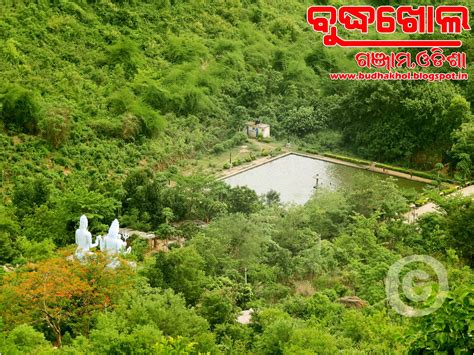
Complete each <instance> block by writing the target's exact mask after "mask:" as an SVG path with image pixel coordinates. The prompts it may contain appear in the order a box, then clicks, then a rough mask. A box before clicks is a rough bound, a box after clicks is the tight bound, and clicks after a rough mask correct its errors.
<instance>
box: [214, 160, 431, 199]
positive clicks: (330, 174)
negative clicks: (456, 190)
mask: <svg viewBox="0 0 474 355" xmlns="http://www.w3.org/2000/svg"><path fill="white" fill-rule="evenodd" d="M355 174H362V175H364V174H365V175H370V176H376V177H377V178H380V179H386V178H388V177H389V176H388V175H383V174H379V173H374V172H371V171H368V170H364V169H358V168H354V167H350V166H346V165H340V164H335V163H331V162H327V161H323V160H318V159H315V158H310V157H306V156H302V155H298V154H289V155H285V156H283V157H281V158H278V159H275V160H272V161H270V162H268V163H265V164H262V165H258V166H256V167H254V168H251V169H248V170H245V171H243V172H241V173H237V174H235V175H232V176H229V177H227V178H225V179H224V180H223V181H225V182H226V183H228V184H229V185H231V186H247V187H249V188H251V189H252V190H254V191H255V192H256V193H257V194H258V195H263V194H266V193H267V192H269V191H270V190H274V191H276V192H278V193H279V194H280V201H281V202H283V203H296V204H304V203H306V201H308V200H309V199H310V198H311V196H312V194H313V192H314V186H315V185H316V179H317V180H318V188H326V189H332V190H336V189H340V188H350V187H351V182H352V181H353V178H354V175H355ZM395 180H396V183H397V185H399V186H400V188H414V189H416V190H422V189H423V187H425V186H426V184H424V183H421V182H418V181H413V180H408V179H403V178H395Z"/></svg>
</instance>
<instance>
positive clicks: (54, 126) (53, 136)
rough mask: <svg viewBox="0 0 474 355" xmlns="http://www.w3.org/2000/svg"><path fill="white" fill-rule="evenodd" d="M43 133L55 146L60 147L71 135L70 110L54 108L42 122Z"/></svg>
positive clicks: (40, 125)
mask: <svg viewBox="0 0 474 355" xmlns="http://www.w3.org/2000/svg"><path fill="white" fill-rule="evenodd" d="M39 128H40V131H41V135H42V136H43V138H44V139H46V140H47V141H48V142H49V143H50V144H51V145H52V146H53V147H54V148H58V147H60V146H61V145H62V144H63V143H64V142H66V140H67V139H68V137H69V132H70V130H71V119H70V112H69V110H68V109H67V108H59V107H58V108H53V109H51V110H50V111H48V112H47V114H46V117H44V118H43V119H42V120H41V121H40V123H39Z"/></svg>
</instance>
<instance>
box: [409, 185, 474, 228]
mask: <svg viewBox="0 0 474 355" xmlns="http://www.w3.org/2000/svg"><path fill="white" fill-rule="evenodd" d="M455 194H461V196H464V197H468V196H472V195H474V185H470V186H467V187H465V188H463V189H461V190H458V191H456V192H453V193H452V194H449V195H448V196H452V195H455ZM432 212H438V206H437V205H436V204H435V203H433V202H428V203H426V204H424V205H423V206H420V207H418V208H415V209H413V210H412V211H410V212H407V213H405V218H406V219H407V221H408V223H413V222H415V221H416V219H417V218H419V217H420V216H422V215H424V214H426V213H432Z"/></svg>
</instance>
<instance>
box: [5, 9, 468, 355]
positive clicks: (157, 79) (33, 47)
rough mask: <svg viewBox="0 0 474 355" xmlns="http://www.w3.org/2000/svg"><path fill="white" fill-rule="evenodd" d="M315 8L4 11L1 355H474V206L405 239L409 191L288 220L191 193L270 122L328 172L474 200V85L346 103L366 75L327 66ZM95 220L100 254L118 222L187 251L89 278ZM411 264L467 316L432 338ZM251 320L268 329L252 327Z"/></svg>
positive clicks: (453, 314) (451, 312)
mask: <svg viewBox="0 0 474 355" xmlns="http://www.w3.org/2000/svg"><path fill="white" fill-rule="evenodd" d="M331 3H336V2H331ZM370 3H372V4H374V5H379V3H381V2H379V1H375V0H374V1H370ZM383 3H385V2H383ZM307 5H308V4H307V3H306V2H305V1H297V0H291V1H266V0H261V1H250V0H248V1H247V0H240V1H239V0H235V1H223V0H222V1H218V0H215V1H174V0H149V1H138V0H129V1H127V0H124V1H114V0H100V1H86V0H58V1H30V2H14V3H11V4H5V5H2V8H1V12H0V75H1V77H2V79H3V80H2V81H1V82H0V121H1V125H2V127H1V130H0V140H1V146H2V150H1V153H0V154H1V155H0V156H1V159H0V168H1V170H2V176H1V181H2V184H1V188H0V190H1V192H2V203H1V204H0V264H2V265H5V267H4V268H3V269H2V271H1V275H0V276H1V279H2V281H1V284H0V330H1V335H0V352H1V353H5V354H23V353H32V354H33V353H34V354H38V353H65V354H76V353H98V354H106V353H113V354H119V353H136V354H143V353H157V354H163V353H165V354H168V353H169V354H175V353H197V352H203V353H206V352H210V353H237V354H240V353H264V354H265V353H268V354H294V353H298V354H313V353H331V354H332V353H336V352H343V353H367V352H374V353H384V352H385V353H387V352H395V353H401V352H408V351H412V352H421V351H426V352H428V353H429V352H437V351H438V352H446V353H463V352H469V351H471V352H472V351H473V349H474V343H473V337H472V317H473V314H474V309H473V307H472V299H473V296H474V290H473V288H472V285H473V284H474V283H473V281H474V275H473V273H472V269H471V267H472V260H474V251H473V244H472V230H474V226H473V225H472V224H473V221H474V204H473V201H472V200H471V199H469V198H464V199H463V198H442V197H439V196H436V194H433V197H432V198H433V199H436V200H437V203H438V205H439V206H440V207H441V209H442V210H443V211H444V212H445V213H442V214H430V215H427V216H425V217H424V218H421V219H420V220H419V221H418V222H417V223H414V224H406V223H405V221H404V218H403V214H404V213H406V212H407V211H408V210H409V204H410V203H411V202H413V200H414V196H411V195H409V194H407V193H406V192H402V191H399V190H398V189H397V187H396V185H395V184H394V183H393V182H392V181H391V180H384V181H376V180H372V179H365V178H361V177H357V176H355V177H354V179H355V180H356V182H355V188H354V189H352V190H350V191H337V192H330V191H323V190H319V191H317V194H316V196H315V197H314V198H313V199H312V200H310V201H309V202H308V203H307V204H306V205H305V206H292V207H289V206H282V205H281V204H280V203H279V199H278V195H277V194H275V193H269V194H268V195H267V196H263V197H258V196H257V195H256V194H255V192H253V191H252V190H249V189H247V188H231V187H229V186H227V185H226V184H224V183H222V182H219V181H216V180H215V178H214V177H210V176H206V175H204V174H193V175H191V176H187V174H186V172H187V171H188V164H190V161H191V160H192V159H201V160H205V159H207V158H208V157H209V156H215V155H217V154H224V153H225V152H227V151H229V150H230V149H233V148H235V147H239V146H241V145H242V144H246V137H245V136H244V135H243V134H242V133H241V131H242V128H243V124H244V122H246V121H248V120H255V119H258V120H262V121H264V122H267V123H270V124H271V127H272V135H273V136H275V138H276V139H277V140H279V141H282V142H286V141H287V140H289V141H291V142H295V143H296V144H297V145H298V146H300V147H301V148H303V149H307V150H309V151H316V152H320V153H325V152H332V153H333V154H334V153H335V154H338V153H342V154H347V155H350V156H353V157H354V158H353V159H354V161H357V159H363V160H370V161H378V162H381V163H386V164H398V165H401V166H403V167H404V168H405V169H416V170H424V171H426V172H427V173H429V174H430V175H427V176H434V175H437V176H438V177H439V175H440V174H442V177H443V179H457V180H458V181H459V182H462V183H465V182H468V181H470V180H472V178H473V174H474V118H473V115H472V111H471V105H472V102H473V100H474V91H473V86H472V81H468V82H459V83H455V82H447V81H446V82H440V83H425V82H368V83H366V82H364V83H356V82H331V81H330V79H329V77H328V75H327V74H328V73H329V72H350V71H356V70H357V68H356V67H355V63H354V60H353V56H354V54H355V52H354V51H353V50H343V49H340V48H331V49H327V48H325V47H323V45H322V44H321V38H320V35H318V34H315V33H314V32H312V30H311V28H310V27H309V26H308V25H307V24H306V21H305V18H304V15H305V9H306V6H307ZM471 26H474V23H473V20H472V17H471ZM348 36H350V35H349V34H348ZM354 36H356V35H354ZM462 39H463V41H464V46H463V48H462V50H463V51H466V52H467V58H468V66H469V67H468V69H467V72H468V73H470V74H472V68H473V67H472V63H471V58H472V54H473V50H472V48H473V46H474V43H473V40H472V38H471V35H470V34H464V35H463V38H462ZM252 154H253V153H251V154H250V155H249V156H248V159H249V161H251V160H252V159H254V158H255V155H252ZM259 154H260V155H263V156H264V155H267V154H269V153H268V151H262V152H260V153H259ZM329 154H331V153H329ZM361 161H362V160H361ZM235 163H236V165H238V164H240V163H241V161H240V160H238V161H236V162H235ZM380 166H384V165H380ZM219 168H220V166H219ZM405 171H406V170H405ZM439 179H440V180H441V178H439ZM81 214H86V215H87V217H88V218H89V221H90V225H89V230H90V231H91V232H92V234H93V235H94V236H96V235H98V234H104V233H106V231H107V228H108V225H109V224H110V222H111V221H112V220H113V219H114V218H119V219H120V222H121V224H122V225H124V226H128V227H131V228H134V229H138V230H143V231H153V232H155V233H156V234H157V235H158V236H159V237H160V238H161V239H164V240H166V241H171V244H170V250H169V251H167V252H163V251H160V252H158V251H155V252H151V251H149V250H148V249H147V246H146V243H145V242H144V241H143V240H140V239H138V238H135V237H133V238H131V239H130V240H129V242H130V244H131V245H132V248H133V252H132V254H131V255H129V256H127V259H128V261H133V262H136V263H137V265H136V268H130V267H129V266H127V265H128V264H127V262H126V261H125V260H124V261H123V263H122V267H121V268H120V269H118V270H116V271H113V270H110V269H107V268H106V267H105V265H106V261H105V260H103V259H102V258H101V256H100V254H97V255H96V256H95V257H94V258H92V260H91V261H90V262H89V263H87V264H81V263H79V262H77V261H70V260H68V259H66V258H67V256H69V255H71V254H72V253H73V250H74V247H73V246H71V244H73V243H74V230H75V229H76V228H77V226H78V220H79V216H80V215H81ZM180 241H183V244H184V245H183V246H182V247H180ZM412 254H427V255H431V256H433V257H435V258H436V259H437V260H439V261H441V262H442V263H443V265H444V266H445V267H446V268H447V270H448V276H449V283H450V291H449V293H448V295H447V297H448V299H447V301H446V302H445V303H443V305H442V307H441V308H440V309H439V310H438V311H436V312H435V313H433V314H431V315H429V316H426V317H422V318H408V317H403V316H400V315H399V314H398V313H396V312H395V311H394V310H393V309H392V308H391V307H390V306H389V305H388V303H387V296H386V294H385V287H384V278H385V276H386V274H387V271H388V269H389V267H390V265H391V264H393V263H394V262H395V261H397V260H398V259H400V258H401V257H404V256H407V255H412ZM419 268H421V269H423V266H419ZM430 285H431V284H430ZM432 286H433V287H432V288H431V291H432V292H433V293H436V285H432ZM347 296H357V297H359V298H360V303H359V304H358V307H356V308H352V307H348V306H347V303H344V297H347ZM432 302H433V299H432V298H429V299H428V300H427V301H426V302H425V304H423V305H418V307H426V306H428V305H429V304H430V303H432ZM249 308H252V309H254V310H255V313H254V315H253V318H252V323H251V324H248V325H241V324H239V323H237V322H236V321H235V319H236V316H237V315H238V313H239V312H240V311H241V310H244V309H249ZM52 345H55V346H56V347H53V346H52Z"/></svg>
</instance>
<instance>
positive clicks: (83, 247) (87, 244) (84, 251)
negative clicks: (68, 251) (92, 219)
mask: <svg viewBox="0 0 474 355" xmlns="http://www.w3.org/2000/svg"><path fill="white" fill-rule="evenodd" d="M88 225H89V221H88V220H87V217H86V216H85V215H82V216H81V218H80V219H79V229H77V230H76V245H77V249H76V252H75V253H74V255H75V256H76V258H78V259H79V260H84V258H85V257H86V256H87V255H89V254H92V253H91V251H90V249H92V248H95V247H96V246H97V245H98V241H97V239H96V242H95V243H94V244H92V234H91V233H90V232H89V231H88V230H87V227H88Z"/></svg>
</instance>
